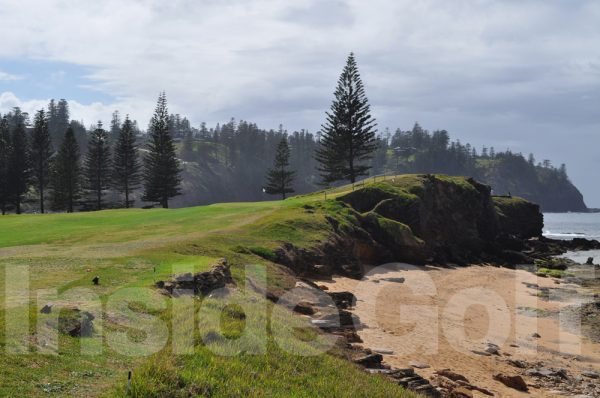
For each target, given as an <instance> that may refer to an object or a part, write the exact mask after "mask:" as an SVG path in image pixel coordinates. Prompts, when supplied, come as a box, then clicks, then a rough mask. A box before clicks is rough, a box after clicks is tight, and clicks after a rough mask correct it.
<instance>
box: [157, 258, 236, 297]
mask: <svg viewBox="0 0 600 398" xmlns="http://www.w3.org/2000/svg"><path fill="white" fill-rule="evenodd" d="M228 284H234V280H233V278H232V277H231V271H230V269H229V264H228V263H227V260H226V259H224V258H223V259H220V260H219V261H218V262H217V263H216V264H215V265H213V266H212V268H211V269H210V270H209V271H205V272H198V273H196V274H191V273H185V274H181V275H176V276H174V277H173V279H172V280H170V281H158V282H156V287H157V288H159V289H162V290H163V291H164V292H165V293H166V294H168V295H170V296H178V295H180V294H189V293H191V292H193V294H194V295H208V294H210V293H211V292H212V291H214V290H217V289H220V288H224V287H226V286H227V285H228Z"/></svg>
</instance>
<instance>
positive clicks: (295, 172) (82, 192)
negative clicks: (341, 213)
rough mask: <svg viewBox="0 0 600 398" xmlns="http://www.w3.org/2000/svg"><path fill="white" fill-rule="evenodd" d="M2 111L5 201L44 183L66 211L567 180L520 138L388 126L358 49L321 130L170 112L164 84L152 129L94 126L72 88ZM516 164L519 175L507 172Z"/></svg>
mask: <svg viewBox="0 0 600 398" xmlns="http://www.w3.org/2000/svg"><path fill="white" fill-rule="evenodd" d="M0 123H1V124H0V205H1V207H2V212H3V213H5V212H7V211H9V210H14V211H15V212H16V213H20V212H21V207H22V203H23V200H24V199H25V197H26V196H27V197H29V198H30V197H32V195H33V193H35V195H36V202H37V208H38V209H39V211H40V212H44V211H45V210H46V202H47V203H48V206H49V207H50V209H51V210H53V211H67V212H72V211H74V210H75V209H80V210H95V209H102V208H107V207H131V206H134V205H135V204H136V199H137V200H138V202H137V203H138V205H144V204H148V205H149V206H153V205H159V206H162V207H168V206H169V201H170V200H171V199H172V198H174V197H176V196H178V195H181V194H182V193H183V194H184V196H186V197H189V196H192V197H193V199H192V200H191V201H188V202H185V203H184V204H185V205H193V204H198V203H206V201H204V202H203V200H204V199H203V198H198V197H194V190H202V193H203V194H204V195H206V196H209V195H212V196H210V200H209V201H213V202H214V201H235V200H263V199H267V198H269V197H271V195H277V196H280V197H281V198H282V199H285V198H286V197H287V196H288V195H289V194H291V193H293V192H298V193H306V192H311V191H314V190H315V189H318V188H321V187H329V186H335V185H338V184H341V183H343V182H346V181H348V182H356V181H357V180H358V179H360V178H361V177H364V176H369V175H380V174H390V173H445V174H450V175H468V176H473V177H475V178H478V179H480V180H482V181H483V182H487V183H489V184H491V185H493V186H494V187H496V188H497V191H500V192H501V193H503V191H509V190H511V189H512V190H513V192H514V193H516V194H518V193H519V191H520V190H521V191H522V189H521V188H520V187H519V186H525V185H529V186H534V187H536V188H535V189H534V190H535V191H536V192H538V191H539V192H541V191H543V189H542V188H540V187H541V186H543V185H547V184H554V185H557V186H559V185H560V184H563V183H568V177H567V173H566V167H565V166H564V165H561V167H559V168H555V167H553V166H552V165H551V163H550V161H548V160H544V161H542V162H540V163H536V161H535V158H534V157H533V155H529V157H528V158H527V159H525V157H524V156H523V155H522V154H514V153H512V152H511V151H509V150H506V151H504V152H498V153H497V152H496V151H495V149H494V148H487V147H483V148H481V150H480V151H478V150H477V149H475V148H473V147H472V146H471V145H469V144H465V145H463V144H462V143H461V142H460V141H459V140H456V141H451V139H450V136H449V134H448V132H447V131H445V130H436V131H433V132H429V131H427V130H425V129H423V128H422V127H421V126H420V125H419V124H418V123H415V125H414V127H413V128H412V129H411V130H407V131H403V130H401V129H397V130H396V131H395V132H394V133H392V132H390V130H389V129H385V130H384V131H383V132H378V131H377V130H376V127H377V126H376V121H375V119H374V118H373V117H372V115H371V112H370V106H369V102H368V100H367V97H366V94H365V89H364V85H363V83H362V80H361V77H360V74H359V71H358V66H357V63H356V59H355V57H354V55H353V54H350V56H349V57H348V59H347V61H346V65H345V66H344V68H343V70H342V73H341V74H340V77H339V79H338V82H337V86H336V89H335V91H334V99H333V101H332V104H331V107H330V110H329V111H328V112H326V114H325V122H324V124H323V125H322V126H321V129H320V131H319V132H317V133H316V134H312V133H309V132H308V131H306V130H300V131H295V132H291V133H290V132H288V131H286V130H285V129H284V128H283V126H281V125H280V126H279V129H277V130H273V129H271V130H264V129H260V128H259V127H258V126H257V125H256V124H255V123H252V122H249V121H244V120H240V121H236V120H235V119H233V118H232V119H231V120H229V121H228V122H227V123H224V124H222V125H221V124H217V125H216V126H215V127H212V128H208V127H207V125H206V123H201V124H200V125H199V127H198V128H196V127H193V126H192V125H191V123H190V122H189V120H188V119H187V118H186V117H185V116H181V115H179V114H169V113H168V109H167V100H166V96H165V94H164V93H162V94H161V95H160V96H159V99H158V102H157V106H156V109H155V112H154V115H153V117H152V119H151V120H150V123H149V126H148V129H147V131H146V133H145V134H144V133H143V132H142V131H141V130H140V129H139V127H138V124H137V122H136V121H135V120H131V119H130V118H129V117H128V116H126V117H125V120H124V121H122V120H121V116H120V114H119V112H118V111H115V112H114V113H113V115H112V118H111V121H110V125H109V127H108V129H104V127H103V125H102V123H101V122H98V123H97V124H96V125H94V126H91V127H88V128H85V127H84V125H83V123H82V122H78V121H75V120H69V108H68V103H67V102H66V101H65V100H60V101H54V100H52V101H50V103H49V105H48V109H47V110H40V111H38V112H36V114H35V115H34V118H33V121H30V120H29V115H27V114H26V113H23V112H21V111H20V110H19V109H18V108H15V109H14V110H13V111H11V112H9V113H7V114H6V115H4V116H2V118H1V119H0ZM55 148H56V149H55ZM515 175H517V176H518V178H519V182H518V183H517V184H516V185H518V186H513V185H514V184H513V185H511V184H510V183H507V181H509V180H511V179H514V176H515ZM524 176H526V177H527V178H525V177H524ZM182 182H184V184H182ZM536 184H537V185H536ZM532 192H533V191H532ZM527 194H528V192H525V195H524V196H527ZM532 196H535V194H531V195H530V196H529V197H530V198H532V199H534V200H535V197H532ZM107 198H108V199H107ZM180 205H181V203H180Z"/></svg>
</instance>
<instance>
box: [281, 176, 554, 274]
mask: <svg viewBox="0 0 600 398" xmlns="http://www.w3.org/2000/svg"><path fill="white" fill-rule="evenodd" d="M335 202H337V203H338V204H337V205H334V206H332V205H328V206H326V208H327V209H328V212H329V216H328V220H330V223H331V225H332V229H333V234H332V238H331V239H330V240H329V241H328V242H327V245H329V250H328V249H327V248H324V246H321V247H320V248H319V250H318V251H314V250H313V251H311V250H306V249H303V254H299V253H298V252H297V251H296V252H294V250H293V248H290V247H287V248H286V250H285V253H283V252H280V254H281V255H282V257H284V259H283V260H284V261H283V263H287V264H288V265H290V263H292V264H293V265H294V266H295V267H298V266H300V267H306V264H307V263H308V264H310V263H312V264H329V265H330V266H332V267H333V268H334V269H337V270H338V271H340V270H341V271H342V273H347V274H352V275H354V276H356V275H359V274H360V264H373V265H377V264H381V263H385V262H392V261H406V262H412V263H424V262H435V263H447V262H453V263H459V264H466V263H477V262H482V261H486V262H504V261H506V260H507V256H506V255H505V254H506V253H505V249H506V247H504V246H503V245H504V242H506V241H521V240H524V239H528V238H531V237H537V236H540V235H541V232H542V227H543V218H542V215H541V213H540V211H539V206H537V205H535V204H532V203H530V202H528V201H526V200H523V199H520V198H512V197H504V198H495V197H492V196H491V194H490V188H489V187H488V186H487V185H484V184H481V183H478V182H476V181H474V180H472V179H466V178H463V177H448V176H442V175H404V176H400V177H395V178H394V179H389V180H387V181H382V182H379V183H375V184H370V185H369V186H366V187H364V188H361V189H356V190H354V191H353V192H350V193H347V194H345V195H342V196H339V197H338V198H337V199H336V200H335ZM334 241H335V242H338V243H340V244H341V245H342V246H343V249H342V250H340V252H339V253H337V254H336V255H333V256H332V255H330V254H327V253H331V251H330V249H331V247H332V243H331V242H334ZM333 246H335V247H336V248H337V249H336V250H339V249H340V245H339V244H338V245H333ZM309 253H310V255H309ZM315 253H318V254H315ZM284 254H285V255H284ZM290 254H291V257H290ZM286 255H287V257H286ZM291 258H293V260H290V259H291ZM332 259H333V261H332ZM513 259H514V257H513V258H512V259H509V260H508V261H509V262H510V261H512V260H513ZM336 262H337V263H336ZM341 266H344V267H345V268H344V269H342V268H340V267H341ZM336 267H337V268H336Z"/></svg>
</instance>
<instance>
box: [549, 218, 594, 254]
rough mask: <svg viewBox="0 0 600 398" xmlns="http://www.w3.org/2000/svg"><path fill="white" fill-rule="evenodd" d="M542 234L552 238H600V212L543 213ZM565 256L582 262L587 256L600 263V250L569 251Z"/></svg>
mask: <svg viewBox="0 0 600 398" xmlns="http://www.w3.org/2000/svg"><path fill="white" fill-rule="evenodd" d="M544 236H546V237H548V238H552V239H573V238H585V239H596V240H600V213H544ZM566 257H568V258H570V259H572V260H574V261H576V262H578V263H582V262H585V261H586V260H587V258H588V257H593V258H594V263H596V264H597V263H600V250H590V251H585V252H569V253H567V254H566Z"/></svg>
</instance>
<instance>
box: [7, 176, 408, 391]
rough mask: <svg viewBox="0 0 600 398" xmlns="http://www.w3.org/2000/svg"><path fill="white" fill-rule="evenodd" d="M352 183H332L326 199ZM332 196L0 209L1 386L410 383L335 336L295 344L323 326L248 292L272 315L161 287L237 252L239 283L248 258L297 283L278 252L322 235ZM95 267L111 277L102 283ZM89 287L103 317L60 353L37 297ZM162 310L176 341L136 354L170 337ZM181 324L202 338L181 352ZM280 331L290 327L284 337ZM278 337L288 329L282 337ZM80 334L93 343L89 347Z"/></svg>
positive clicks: (262, 387) (369, 386)
mask: <svg viewBox="0 0 600 398" xmlns="http://www.w3.org/2000/svg"><path fill="white" fill-rule="evenodd" d="M350 189H351V187H344V188H340V189H337V190H335V191H334V192H329V193H328V199H330V198H333V197H334V196H335V195H339V194H341V193H343V192H347V191H348V190H350ZM324 196H325V195H324V193H323V192H319V193H315V194H312V195H305V196H301V197H295V198H290V199H288V200H286V201H273V202H260V203H229V204H215V205H210V206H202V207H193V208H185V209H153V210H140V209H130V210H108V211H101V212H90V213H75V214H46V215H41V214H38V215H34V214H32V215H20V216H16V215H9V216H4V217H1V218H0V350H2V355H0V380H1V382H0V396H2V397H4V396H6V397H25V396H28V397H29V396H32V397H48V396H57V397H58V396H61V397H62V396H65V397H66V396H69V397H71V396H72V397H99V396H111V397H120V396H126V389H125V386H126V378H127V371H129V370H133V382H132V390H131V394H130V396H136V397H194V396H210V397H254V396H261V397H281V396H289V397H317V396H321V397H355V396H369V397H390V396H394V397H402V396H412V394H409V393H407V392H405V391H404V390H402V389H401V388H400V387H398V386H396V385H394V384H392V383H389V382H388V381H386V380H384V379H382V378H379V377H374V376H368V375H366V374H365V373H364V372H362V371H361V370H360V369H358V368H357V367H355V366H354V365H352V364H351V363H350V362H348V361H346V360H345V359H342V358H340V357H339V355H341V351H340V350H339V349H338V348H335V347H334V348H332V349H331V350H329V353H327V354H318V355H313V356H298V355H295V354H294V353H293V352H296V351H302V352H312V351H311V350H313V351H314V349H316V348H315V347H321V346H322V344H325V343H326V342H327V340H326V336H323V335H320V334H318V333H316V332H315V331H314V330H313V329H310V328H307V324H306V320H305V319H304V318H301V317H299V316H296V315H293V314H292V313H290V312H289V311H287V310H284V309H281V308H278V307H275V306H273V305H272V304H270V303H266V302H264V301H263V300H260V299H256V300H250V304H248V305H249V306H250V308H251V309H252V308H254V307H255V309H256V310H257V311H258V312H259V313H260V314H261V315H260V317H259V318H260V319H261V321H264V325H265V328H263V329H262V330H261V329H260V328H258V329H254V328H252V327H250V326H249V324H248V322H249V321H248V318H246V319H245V318H244V317H243V316H241V315H240V309H239V308H237V306H228V307H226V308H225V311H223V312H221V310H222V309H223V308H221V304H220V303H221V301H219V299H213V298H206V299H204V300H202V301H201V300H198V299H193V300H192V299H189V298H188V299H185V298H184V299H181V298H180V299H171V298H167V297H166V296H163V295H161V294H159V293H158V292H157V290H156V289H154V288H153V285H154V283H155V281H157V280H159V279H163V280H164V279H166V278H168V277H169V276H170V275H172V274H174V273H183V272H186V271H200V270H204V269H207V268H208V267H209V266H210V265H211V264H212V263H214V261H216V259H218V258H222V257H225V258H227V259H228V260H229V262H230V264H231V265H232V273H233V276H234V279H235V280H236V282H237V284H238V287H239V288H240V289H243V288H244V285H245V280H246V278H247V277H249V276H248V275H245V265H247V264H258V265H262V266H263V268H262V269H263V270H266V275H258V274H256V275H254V276H251V277H250V279H251V280H252V281H253V283H254V282H255V281H258V280H260V279H261V278H266V280H267V281H268V288H269V289H271V290H281V289H286V288H289V287H291V286H293V284H294V278H293V277H292V276H290V274H289V272H287V270H285V269H283V268H281V267H280V266H278V265H276V264H273V263H271V262H270V261H269V260H268V258H269V257H270V255H271V254H272V250H273V249H275V248H276V247H278V246H279V245H280V244H281V242H283V241H286V242H291V243H294V244H295V245H297V246H300V247H307V246H311V245H313V244H315V243H316V242H318V241H320V240H321V239H323V238H324V237H326V235H327V233H328V231H329V228H330V227H329V224H328V223H327V222H326V221H325V215H326V213H327V208H328V207H329V206H336V204H335V203H334V202H333V201H331V200H330V201H328V202H325V203H323V202H322V199H324ZM317 202H319V203H317ZM317 204H318V205H317ZM265 267H266V268H265ZM96 275H98V276H100V280H101V284H100V285H99V286H92V283H91V279H92V277H93V276H96ZM25 288H28V289H29V290H28V296H29V297H27V293H24V292H25V291H26V290H24V289H25ZM83 289H85V290H83ZM136 289H137V290H136ZM61 294H62V295H63V296H60V295H61ZM54 295H58V296H54ZM88 295H89V296H90V297H92V296H93V297H97V298H98V303H100V304H99V305H101V306H103V307H104V311H103V312H102V313H101V315H100V316H101V322H98V324H99V326H100V327H98V328H96V329H95V331H94V334H93V335H92V337H86V338H74V337H70V336H67V335H60V337H59V338H58V353H57V354H56V353H54V354H53V353H52V347H53V346H52V344H53V340H52V334H51V330H50V329H49V327H48V325H49V324H51V321H52V315H47V314H40V312H39V308H40V307H41V306H42V305H43V304H45V303H46V302H49V301H51V302H54V303H56V304H59V305H60V304H64V303H66V302H68V301H69V300H71V302H80V301H81V302H84V301H85V300H86V297H88ZM144 295H148V297H147V300H143V297H142V296H144ZM148 300H149V301H148ZM181 300H190V302H189V303H190V307H186V308H189V309H191V311H192V312H186V311H188V310H182V309H181V307H180V305H181V303H184V302H185V301H181ZM263 304H264V306H263ZM38 305H39V306H40V307H38ZM261 306H263V307H261ZM121 307H122V308H121ZM115 308H120V309H122V310H123V311H125V312H126V313H129V312H130V313H131V314H134V315H135V316H136V317H137V318H136V319H137V321H136V322H134V323H132V322H128V320H127V319H123V318H122V317H120V315H119V314H120V312H115V311H113V309H115ZM260 311H263V312H260ZM210 319H219V320H220V323H219V322H218V323H217V324H220V329H219V330H215V326H214V322H213V323H211V322H209V320H210ZM152 322H162V324H163V325H166V335H165V336H166V337H165V338H166V339H167V342H168V344H166V345H165V347H164V348H162V349H161V350H160V351H158V352H157V353H153V354H151V355H149V356H132V355H129V354H131V353H134V352H137V351H135V350H138V349H144V348H147V347H150V346H152V344H153V343H155V342H156V341H158V340H160V339H161V338H162V337H164V336H162V337H161V336H160V335H159V334H160V333H159V334H156V335H155V334H153V333H152V332H150V333H149V332H148V329H145V328H146V327H148V325H152V324H153V323H152ZM173 325H175V326H177V328H176V329H177V331H178V333H182V334H183V335H185V336H188V337H190V339H191V340H190V341H192V343H193V345H192V350H191V351H189V352H186V353H185V355H182V354H179V355H176V353H175V352H174V350H175V348H174V347H175V346H174V345H173V344H171V343H172V342H173V338H174V337H173V336H172V332H173V331H174V328H173ZM245 330H246V331H248V333H246V337H245V338H247V339H248V341H251V342H253V343H254V342H258V341H260V338H261V333H266V335H267V336H268V337H267V339H266V340H265V341H266V343H265V345H264V347H263V351H262V352H261V353H260V354H259V355H254V353H251V352H247V350H244V349H243V346H242V339H241V338H240V337H241V336H243V332H244V331H245ZM214 331H218V332H220V333H222V334H223V335H224V336H226V337H227V338H229V339H233V340H234V341H235V342H236V343H235V344H238V343H237V342H238V341H239V344H240V351H239V352H235V353H234V354H235V355H229V356H223V355H217V354H215V353H214V352H213V351H212V350H210V349H209V348H208V347H206V346H205V344H203V343H202V338H203V336H205V335H206V334H207V333H209V332H214ZM281 331H286V332H287V334H286V335H285V336H283V337H282V336H280V333H279V332H281ZM273 333H275V334H276V335H277V336H278V337H277V338H276V336H274V335H273ZM153 339H154V340H156V341H154V340H153ZM236 339H238V340H236ZM277 341H283V342H284V343H285V347H287V348H286V350H284V349H282V348H281V344H277ZM235 344H233V346H234V347H235ZM217 346H219V344H217ZM225 346H227V345H226V344H224V345H223V347H225ZM115 347H120V348H119V349H118V350H115V349H114V348H115ZM83 348H85V349H84V351H85V350H91V351H86V352H87V354H84V355H82V354H81V351H82V349H83ZM223 349H224V348H223ZM14 350H17V352H16V353H15V352H14ZM19 350H20V351H19ZM94 350H96V351H94ZM127 350H129V351H127ZM307 350H308V351H307ZM98 351H101V353H100V354H94V353H95V352H98ZM288 351H291V352H288ZM314 353H315V354H317V353H318V352H317V351H315V352H314ZM230 354H231V353H230Z"/></svg>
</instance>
